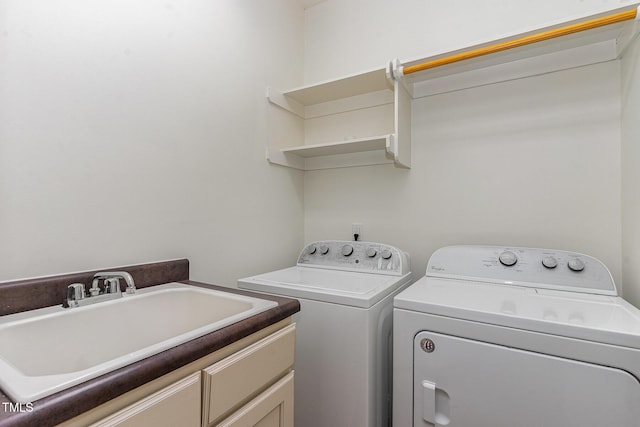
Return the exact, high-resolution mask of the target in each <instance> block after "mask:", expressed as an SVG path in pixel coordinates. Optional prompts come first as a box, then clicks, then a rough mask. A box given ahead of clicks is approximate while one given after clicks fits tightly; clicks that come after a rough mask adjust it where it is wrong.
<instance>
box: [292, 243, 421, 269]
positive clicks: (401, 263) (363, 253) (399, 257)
mask: <svg viewBox="0 0 640 427" xmlns="http://www.w3.org/2000/svg"><path fill="white" fill-rule="evenodd" d="M298 265H300V266H307V267H316V268H329V269H334V270H350V271H357V272H361V273H364V272H367V273H381V274H392V275H399V276H401V275H404V274H406V273H408V272H409V271H410V270H409V256H408V255H407V254H406V253H404V252H402V251H401V250H399V249H398V248H395V247H393V246H389V245H385V244H383V243H373V242H356V241H345V240H323V241H319V242H313V243H310V244H308V245H307V246H305V248H304V249H303V250H302V252H301V253H300V256H299V257H298Z"/></svg>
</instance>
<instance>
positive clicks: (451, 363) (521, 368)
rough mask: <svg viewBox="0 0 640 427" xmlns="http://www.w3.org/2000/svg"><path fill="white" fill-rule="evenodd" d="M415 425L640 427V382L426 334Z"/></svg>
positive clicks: (616, 372)
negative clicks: (639, 426) (639, 423)
mask: <svg viewBox="0 0 640 427" xmlns="http://www.w3.org/2000/svg"><path fill="white" fill-rule="evenodd" d="M413 347H414V349H413V356H414V379H413V382H414V384H413V387H414V390H413V391H414V392H413V396H414V402H413V403H414V404H413V408H414V413H413V420H414V421H413V425H414V426H434V425H435V426H451V427H469V426H492V427H513V426H519V427H527V426H530V427H540V426H562V427H570V426H576V427H578V426H580V427H584V426H617V427H625V426H629V427H632V426H637V425H638V420H640V403H639V402H640V383H638V380H637V379H636V378H635V377H633V376H632V375H630V374H629V373H627V372H625V371H622V370H620V369H613V368H609V367H604V366H600V365H594V364H590V363H584V362H579V361H575V360H570V359H564V358H559V357H554V356H549V355H545V354H540V353H534V352H530V351H523V350H518V349H514V348H510V347H504V346H500V345H495V344H488V343H485V342H481V341H474V340H469V339H464V338H458V337H452V336H448V335H442V334H438V333H434V332H428V331H423V332H420V333H419V334H417V335H416V337H415V340H414V346H413Z"/></svg>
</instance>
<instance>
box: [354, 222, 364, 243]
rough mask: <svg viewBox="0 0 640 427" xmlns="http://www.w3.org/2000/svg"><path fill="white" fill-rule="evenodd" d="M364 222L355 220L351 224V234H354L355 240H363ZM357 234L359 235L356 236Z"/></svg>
mask: <svg viewBox="0 0 640 427" xmlns="http://www.w3.org/2000/svg"><path fill="white" fill-rule="evenodd" d="M363 225H364V224H362V223H360V222H354V223H353V224H351V235H352V236H353V240H362V227H363ZM356 234H357V236H356Z"/></svg>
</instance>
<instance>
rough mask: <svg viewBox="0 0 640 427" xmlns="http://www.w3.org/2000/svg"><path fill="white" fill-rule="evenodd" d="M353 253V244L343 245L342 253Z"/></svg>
mask: <svg viewBox="0 0 640 427" xmlns="http://www.w3.org/2000/svg"><path fill="white" fill-rule="evenodd" d="M352 253H353V246H351V245H344V246H343V247H342V255H344V256H349V255H351V254H352Z"/></svg>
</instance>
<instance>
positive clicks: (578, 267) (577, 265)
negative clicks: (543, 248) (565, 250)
mask: <svg viewBox="0 0 640 427" xmlns="http://www.w3.org/2000/svg"><path fill="white" fill-rule="evenodd" d="M568 265H569V270H571V271H576V272H577V271H582V270H584V262H583V261H582V260H581V259H580V258H571V259H570V260H569V264H568Z"/></svg>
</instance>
